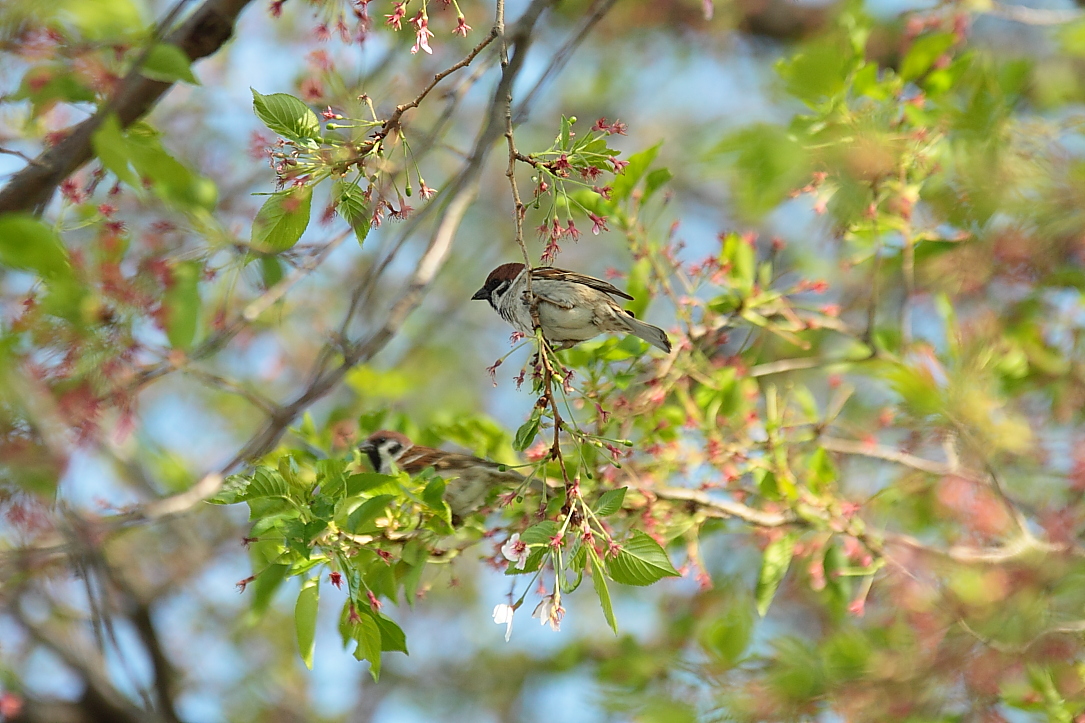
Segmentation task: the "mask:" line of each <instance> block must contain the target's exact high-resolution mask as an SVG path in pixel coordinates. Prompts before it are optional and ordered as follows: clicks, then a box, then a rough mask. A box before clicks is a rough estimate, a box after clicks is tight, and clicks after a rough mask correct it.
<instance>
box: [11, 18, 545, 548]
mask: <svg viewBox="0 0 1085 723" xmlns="http://www.w3.org/2000/svg"><path fill="white" fill-rule="evenodd" d="M553 2H555V0H533V2H532V3H531V4H530V5H529V6H528V8H527V9H526V10H525V11H524V13H523V15H522V16H521V18H520V19H519V20H518V21H517V24H516V26H515V32H514V34H513V38H514V47H515V48H516V53H515V55H514V56H513V59H512V61H511V62H510V63H509V64H508V65H507V66H506V67H505V68H504V70H503V72H502V76H501V79H500V80H499V82H498V85H497V89H496V90H495V92H494V100H493V101H492V103H491V106H490V114H489V118H488V120H487V123H486V126H485V127H484V128H483V130H482V132H481V133H480V134H479V136H478V139H477V141H476V143H475V149H474V152H473V153H472V154H471V157H470V158H469V159H468V161H467V163H466V164H465V166H464V168H463V169H462V170H461V172H460V174H459V175H458V176H457V178H456V180H455V181H454V182H453V184H450V186H453V187H455V188H456V189H457V190H456V191H455V193H454V195H453V196H452V198H451V200H450V201H449V202H448V204H447V205H446V207H445V213H444V216H443V217H442V220H441V223H440V224H439V225H438V227H437V228H436V229H435V231H434V233H433V235H432V237H431V239H430V243H429V245H428V247H427V249H426V251H425V253H424V254H423V256H422V258H421V259H420V261H419V263H418V266H417V268H416V270H415V272H414V274H412V276H411V278H410V279H409V281H408V282H407V284H406V285H405V288H404V290H403V292H402V294H401V295H400V297H399V299H398V300H397V301H396V302H395V304H394V305H393V307H392V309H391V310H390V311H389V313H388V314H387V316H386V318H385V322H384V324H383V325H382V326H381V327H380V328H379V329H377V330H376V331H373V332H372V333H370V334H369V336H368V337H367V338H366V339H365V340H363V341H360V342H355V343H346V345H345V347H346V348H345V349H344V353H343V357H342V361H341V362H340V363H339V364H338V365H337V366H335V367H333V368H331V369H324V368H321V367H319V366H318V368H317V369H316V370H315V371H314V373H313V375H312V378H311V380H310V382H309V384H308V385H307V386H306V388H305V389H304V390H303V391H302V392H300V393H299V394H298V395H297V396H296V397H295V398H294V399H293V401H291V402H289V403H288V404H285V405H283V406H282V407H281V408H280V409H279V410H278V412H277V413H276V414H274V415H272V416H271V417H270V418H269V419H268V420H267V421H266V422H265V423H264V425H263V426H262V427H261V428H260V429H259V430H258V431H257V432H256V433H255V434H254V435H253V436H252V437H251V438H250V439H249V440H248V441H247V442H246V443H245V444H244V446H242V448H241V449H240V450H238V452H237V453H236V454H235V455H234V457H233V458H232V459H231V460H230V461H229V462H227V463H226V464H225V465H223V466H222V467H221V468H220V469H219V470H218V471H215V472H210V473H208V474H206V475H205V476H204V477H203V478H201V479H200V480H199V481H198V482H196V484H195V485H193V486H192V487H191V488H189V489H188V490H185V491H184V492H181V493H179V494H176V495H173V496H170V497H165V498H162V499H159V500H154V501H151V502H148V503H145V504H143V505H140V506H138V507H137V508H136V509H133V510H131V511H129V512H126V513H123V514H118V515H114V516H112V517H110V518H108V519H104V520H99V521H98V525H97V526H98V529H99V530H101V531H102V532H108V531H109V530H114V529H120V528H124V527H127V526H129V525H132V524H136V523H141V522H153V521H156V520H160V519H162V518H166V517H171V516H174V515H178V514H182V513H184V512H187V511H188V510H190V509H192V508H193V507H195V506H196V505H198V504H200V503H201V502H203V501H204V500H207V499H208V498H210V497H213V496H214V495H215V494H217V493H218V491H219V490H221V489H222V484H223V482H224V480H225V475H226V474H228V473H229V472H231V471H232V470H234V469H235V468H236V467H238V466H239V465H241V464H243V463H245V462H248V461H250V460H253V459H256V458H259V457H261V456H263V455H264V454H266V453H267V452H268V451H270V450H271V449H273V448H274V446H275V445H276V444H277V443H278V441H279V439H280V438H281V437H282V435H283V433H284V432H285V431H286V429H287V427H289V425H290V424H292V423H293V422H294V420H295V419H297V417H298V416H300V415H301V413H302V412H303V411H304V410H306V409H307V408H308V407H309V406H310V405H311V404H312V403H313V402H315V401H317V400H319V399H321V398H323V397H324V396H326V395H327V394H328V393H330V392H331V391H332V390H333V389H334V388H335V387H336V386H337V385H338V384H339V382H340V381H341V380H342V378H343V377H344V376H345V375H346V373H347V371H349V370H350V369H351V368H352V367H353V366H355V365H357V364H359V363H362V362H364V361H367V360H369V359H371V358H372V357H373V356H374V355H376V354H377V353H378V352H380V351H381V350H382V349H383V348H384V347H385V345H387V343H388V342H389V341H390V340H391V339H392V338H393V337H394V336H395V334H396V333H397V332H398V331H399V329H400V327H401V326H402V325H403V323H404V322H405V321H406V319H407V317H408V316H409V315H410V313H411V312H412V311H414V309H415V308H417V306H418V305H419V304H420V303H421V301H422V297H423V295H424V293H425V291H426V289H427V288H428V287H429V285H430V284H431V283H432V281H433V279H434V278H435V277H436V275H437V272H438V271H439V270H440V269H441V267H442V266H443V265H444V262H445V260H446V259H447V258H448V253H449V251H450V250H451V246H452V241H453V238H454V237H455V233H456V230H457V229H458V228H459V224H460V222H461V220H462V219H463V215H464V213H465V212H466V210H467V207H468V206H469V205H470V203H471V201H472V200H473V199H474V196H475V193H476V191H477V182H478V179H479V177H480V175H481V171H482V167H483V161H484V160H485V158H486V156H487V155H488V153H489V151H490V149H491V147H492V145H493V143H494V141H495V140H496V139H497V138H499V137H500V135H501V127H502V125H503V124H502V119H503V114H502V112H501V111H502V108H503V105H504V102H505V99H506V97H507V95H508V92H509V89H511V87H512V84H513V82H514V81H515V79H516V77H517V75H518V74H519V72H520V70H521V68H522V67H523V59H524V55H525V52H526V47H527V45H528V41H529V39H530V37H531V33H532V31H533V29H534V27H535V24H536V22H537V21H538V19H539V16H540V15H541V14H542V12H543V11H544V10H545V9H546V8H547V7H549V6H550V5H551V4H553ZM355 310H356V306H353V305H352V308H351V309H350V310H349V311H348V313H347V319H346V320H345V322H344V326H343V328H346V327H347V326H348V325H349V321H350V317H351V316H352V315H353V314H354V313H355ZM335 348H339V347H338V345H336V346H335ZM328 350H330V345H326V347H325V350H322V353H321V354H318V358H323V357H326V355H325V354H324V353H323V351H328ZM69 547H71V543H70V542H69V541H68V540H66V539H64V537H63V536H61V535H59V534H54V535H50V536H46V537H44V538H41V539H38V540H37V541H35V543H34V544H33V545H31V546H27V547H23V548H17V549H14V550H11V551H9V552H7V553H4V554H2V555H0V561H3V562H5V563H7V564H12V565H13V566H16V567H17V569H28V568H29V567H30V566H32V565H33V566H39V565H42V564H44V563H45V562H47V560H48V558H49V556H51V555H55V554H58V553H65V552H67V551H68V548H69Z"/></svg>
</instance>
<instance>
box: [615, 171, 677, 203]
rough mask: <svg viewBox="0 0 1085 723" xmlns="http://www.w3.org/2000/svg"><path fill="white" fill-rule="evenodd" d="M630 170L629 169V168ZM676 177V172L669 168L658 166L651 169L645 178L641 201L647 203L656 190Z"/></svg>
mask: <svg viewBox="0 0 1085 723" xmlns="http://www.w3.org/2000/svg"><path fill="white" fill-rule="evenodd" d="M626 171H627V172H628V171H629V169H628V168H627V169H626ZM672 178H674V174H673V173H671V172H670V169H667V168H657V169H655V170H654V171H650V172H649V173H648V175H647V177H645V179H644V195H643V196H641V200H640V202H641V203H642V204H643V203H647V202H648V199H649V198H651V197H652V194H654V193H655V192H656V191H658V190H659V189H660V188H661V187H662V186H663V185H664V184H666V183H667V182H668V181H670V180H671V179H672Z"/></svg>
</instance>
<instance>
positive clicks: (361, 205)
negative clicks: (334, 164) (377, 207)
mask: <svg viewBox="0 0 1085 723" xmlns="http://www.w3.org/2000/svg"><path fill="white" fill-rule="evenodd" d="M335 198H336V201H335V209H336V211H338V212H339V215H340V216H342V217H343V219H344V220H345V221H346V222H347V223H349V224H350V227H351V228H352V229H354V235H355V237H357V239H358V245H359V246H361V245H363V243H364V242H365V237H366V236H368V235H369V228H370V225H371V224H372V220H373V219H372V216H371V215H370V213H369V205H368V204H367V203H366V201H365V196H364V195H363V194H362V189H360V188H358V186H357V185H356V184H353V183H340V184H337V185H336V190H335Z"/></svg>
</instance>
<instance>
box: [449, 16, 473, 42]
mask: <svg viewBox="0 0 1085 723" xmlns="http://www.w3.org/2000/svg"><path fill="white" fill-rule="evenodd" d="M469 32H471V26H470V25H468V24H467V23H466V22H465V21H464V19H463V16H462V15H460V16H459V17H458V18H456V27H454V28H453V29H452V34H453V35H459V36H461V37H464V38H466V37H467V33H469Z"/></svg>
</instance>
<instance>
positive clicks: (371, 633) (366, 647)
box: [354, 614, 381, 681]
mask: <svg viewBox="0 0 1085 723" xmlns="http://www.w3.org/2000/svg"><path fill="white" fill-rule="evenodd" d="M361 618H362V620H361V622H359V623H358V624H357V625H355V626H354V639H355V640H357V641H358V647H357V648H355V649H354V657H355V659H357V660H368V661H369V674H370V675H372V676H373V680H374V681H375V680H377V679H378V678H380V673H381V630H380V626H379V625H377V621H376V620H375V619H374V618H373V616H372V615H369V614H362V616H361Z"/></svg>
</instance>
